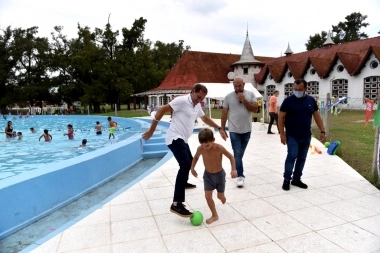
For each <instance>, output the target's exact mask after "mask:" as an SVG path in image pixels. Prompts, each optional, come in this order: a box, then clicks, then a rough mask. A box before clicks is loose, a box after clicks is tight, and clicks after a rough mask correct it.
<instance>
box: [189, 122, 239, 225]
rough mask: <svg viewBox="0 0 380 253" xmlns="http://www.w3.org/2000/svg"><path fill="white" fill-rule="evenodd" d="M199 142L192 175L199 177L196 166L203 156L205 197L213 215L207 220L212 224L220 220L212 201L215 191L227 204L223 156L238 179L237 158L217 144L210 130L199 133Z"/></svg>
mask: <svg viewBox="0 0 380 253" xmlns="http://www.w3.org/2000/svg"><path fill="white" fill-rule="evenodd" d="M198 140H199V143H200V144H201V145H200V146H199V147H198V149H197V153H196V154H195V156H194V158H193V162H192V164H191V174H193V176H194V177H198V174H197V172H196V171H195V165H196V164H197V162H198V159H199V157H200V156H202V157H203V164H204V166H205V172H204V174H203V182H204V188H205V197H206V200H207V204H208V207H209V208H210V210H211V214H212V215H211V217H210V218H208V219H207V220H206V223H207V224H211V223H212V222H214V221H216V220H217V219H218V218H219V217H218V213H217V212H216V208H215V203H214V200H213V199H212V192H213V190H215V189H216V191H217V192H218V194H217V197H218V199H220V201H222V203H223V204H224V203H226V197H225V196H224V190H225V186H226V172H225V171H224V169H223V168H222V159H223V155H225V156H226V157H227V158H228V159H230V162H231V177H232V178H236V177H237V171H236V166H235V158H234V156H233V155H232V154H231V153H230V152H228V151H227V150H226V149H225V148H224V147H223V146H222V145H220V144H217V143H215V138H214V133H213V131H212V130H211V129H209V128H203V129H202V130H201V131H199V134H198Z"/></svg>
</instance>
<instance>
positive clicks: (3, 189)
mask: <svg viewBox="0 0 380 253" xmlns="http://www.w3.org/2000/svg"><path fill="white" fill-rule="evenodd" d="M160 125H162V126H166V127H167V126H168V125H169V124H168V123H167V122H160ZM140 137H141V134H136V135H135V136H133V137H130V138H129V139H126V140H123V141H120V142H117V143H114V144H112V145H110V146H107V147H104V148H102V149H99V150H95V151H93V152H89V153H87V154H84V155H81V156H79V157H76V158H73V159H69V160H66V161H60V162H57V163H50V164H46V165H44V166H43V167H41V168H40V169H36V170H33V171H29V172H25V173H23V174H20V175H17V176H14V177H11V178H7V179H4V180H1V181H0V200H1V205H0V214H1V215H0V217H1V218H0V219H1V220H0V239H2V238H4V237H6V236H8V235H10V234H12V233H14V232H15V231H17V230H19V229H21V228H23V227H25V226H27V225H29V224H30V223H32V222H34V221H36V220H38V219H40V218H42V217H43V216H45V215H47V214H49V213H52V212H54V211H55V210H57V209H59V208H60V207H62V206H64V205H66V204H68V203H70V202H71V201H74V200H76V199H78V198H79V197H81V196H83V195H84V194H86V193H88V192H89V191H91V190H92V189H94V188H96V187H97V186H99V185H101V184H103V183H105V182H106V181H108V180H110V179H111V178H113V177H115V176H117V175H118V174H120V173H122V172H124V171H125V170H127V169H128V168H130V167H132V166H133V165H135V164H136V163H138V162H139V161H140V160H141V159H143V147H144V146H146V142H145V141H144V140H142V139H141V138H140Z"/></svg>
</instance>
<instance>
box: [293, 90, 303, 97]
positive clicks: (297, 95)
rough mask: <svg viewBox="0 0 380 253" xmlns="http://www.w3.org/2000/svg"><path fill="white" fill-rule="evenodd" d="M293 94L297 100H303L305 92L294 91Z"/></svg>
mask: <svg viewBox="0 0 380 253" xmlns="http://www.w3.org/2000/svg"><path fill="white" fill-rule="evenodd" d="M293 94H294V96H296V97H297V98H302V97H303V91H296V90H294V91H293Z"/></svg>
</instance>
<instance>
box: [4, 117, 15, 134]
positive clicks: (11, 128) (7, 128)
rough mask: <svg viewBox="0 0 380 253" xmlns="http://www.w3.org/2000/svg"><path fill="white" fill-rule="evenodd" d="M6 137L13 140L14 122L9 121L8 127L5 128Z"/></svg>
mask: <svg viewBox="0 0 380 253" xmlns="http://www.w3.org/2000/svg"><path fill="white" fill-rule="evenodd" d="M4 132H5V137H6V138H12V135H13V125H12V121H8V123H7V126H6V127H5V130H4Z"/></svg>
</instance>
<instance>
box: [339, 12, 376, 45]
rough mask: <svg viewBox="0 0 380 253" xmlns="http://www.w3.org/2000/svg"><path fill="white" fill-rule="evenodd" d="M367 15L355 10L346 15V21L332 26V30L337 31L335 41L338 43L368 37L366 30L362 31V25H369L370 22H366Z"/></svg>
mask: <svg viewBox="0 0 380 253" xmlns="http://www.w3.org/2000/svg"><path fill="white" fill-rule="evenodd" d="M367 17H368V16H367V15H364V16H363V15H362V14H361V13H360V12H353V13H351V14H350V15H348V16H346V21H345V22H339V24H338V25H336V26H334V25H333V26H332V27H333V29H332V31H333V32H334V33H336V35H335V37H334V41H335V42H336V43H344V42H350V41H355V40H362V39H366V38H368V35H367V34H366V33H365V32H360V30H361V29H362V27H367V26H368V25H369V23H365V22H364V20H366V19H367Z"/></svg>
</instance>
